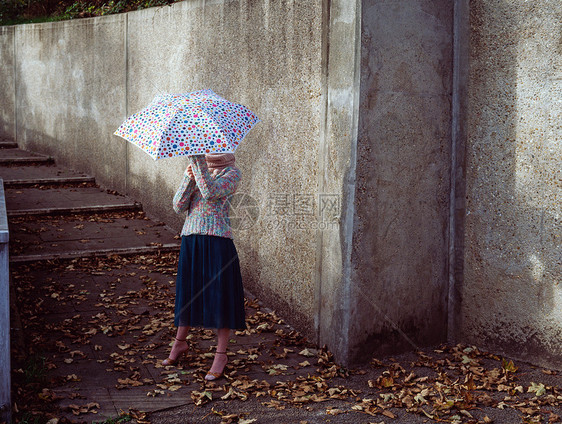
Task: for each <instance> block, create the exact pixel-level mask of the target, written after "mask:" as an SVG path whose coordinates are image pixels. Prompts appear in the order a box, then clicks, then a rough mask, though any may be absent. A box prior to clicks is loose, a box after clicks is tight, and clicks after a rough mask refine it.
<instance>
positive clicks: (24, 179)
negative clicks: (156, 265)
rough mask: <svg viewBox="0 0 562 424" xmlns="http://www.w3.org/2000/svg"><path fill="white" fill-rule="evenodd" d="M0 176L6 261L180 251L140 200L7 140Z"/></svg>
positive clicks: (0, 151)
mask: <svg viewBox="0 0 562 424" xmlns="http://www.w3.org/2000/svg"><path fill="white" fill-rule="evenodd" d="M0 178H2V179H3V181H4V189H5V196H6V209H7V214H8V220H9V227H10V262H11V263H22V262H36V261H48V260H54V259H72V258H81V257H92V256H110V255H116V254H117V255H131V254H147V253H157V252H164V251H175V250H179V247H180V241H179V237H178V236H177V235H175V234H174V233H173V232H172V231H171V230H170V229H168V228H167V227H166V226H165V225H164V224H163V223H159V222H154V221H153V220H151V219H149V218H148V217H146V215H145V214H144V212H143V211H142V207H141V205H140V204H139V203H137V202H135V201H133V200H131V199H130V198H128V197H126V196H123V195H121V194H118V193H115V192H112V191H108V190H103V189H101V188H100V187H99V186H97V185H96V183H95V179H94V178H93V177H91V176H88V175H85V174H83V173H80V172H75V171H72V170H69V169H65V168H62V167H60V166H58V165H56V163H55V161H54V160H53V158H51V157H48V156H44V155H39V154H34V153H30V152H26V151H24V150H21V149H19V148H18V146H17V144H16V143H13V142H11V141H6V140H2V141H0Z"/></svg>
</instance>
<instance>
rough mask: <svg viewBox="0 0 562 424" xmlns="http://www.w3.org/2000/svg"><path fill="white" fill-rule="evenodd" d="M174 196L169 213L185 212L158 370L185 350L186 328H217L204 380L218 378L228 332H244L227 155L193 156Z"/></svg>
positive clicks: (234, 173) (233, 182) (232, 172)
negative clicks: (169, 324)
mask: <svg viewBox="0 0 562 424" xmlns="http://www.w3.org/2000/svg"><path fill="white" fill-rule="evenodd" d="M188 160H189V165H188V167H187V169H186V171H185V173H184V176H183V181H182V184H181V186H180V188H179V190H178V191H177V193H176V195H175V196H174V202H173V205H174V210H175V211H176V212H177V213H181V212H184V211H187V217H186V219H185V223H184V226H183V229H182V232H181V235H182V242H181V250H180V257H179V264H178V275H177V280H176V302H175V319H174V325H175V326H176V327H177V328H178V329H177V334H176V337H175V341H174V345H173V346H172V351H171V352H170V355H169V357H168V358H167V359H165V360H164V361H163V362H162V364H163V365H175V364H176V363H177V362H178V359H179V358H180V356H181V355H182V354H183V353H185V352H186V351H187V350H188V345H187V342H186V337H187V333H188V331H189V328H190V327H193V326H197V327H205V328H216V329H217V337H218V341H217V349H216V352H215V358H214V360H213V365H212V366H211V369H210V370H209V372H208V373H207V375H206V376H205V379H206V380H215V379H217V378H219V377H220V376H222V373H223V371H224V367H225V366H226V363H227V362H228V358H227V356H226V348H227V345H228V339H229V335H230V330H231V329H245V328H246V323H245V313H244V292H243V287H242V278H241V275H240V264H239V262H238V254H237V252H236V248H235V246H234V242H233V240H232V231H231V228H230V221H229V218H228V209H229V203H228V201H227V197H228V196H230V195H231V194H233V193H234V192H235V191H236V187H237V186H238V182H239V181H240V178H241V173H240V170H239V169H238V168H237V167H236V166H234V155H233V154H231V153H224V154H210V155H196V156H190V157H189V158H188Z"/></svg>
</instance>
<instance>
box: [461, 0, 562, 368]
mask: <svg viewBox="0 0 562 424" xmlns="http://www.w3.org/2000/svg"><path fill="white" fill-rule="evenodd" d="M470 5H471V9H470V75H469V97H468V121H467V128H468V139H467V150H466V161H467V171H466V173H467V179H466V195H467V212H466V231H465V246H466V247H465V276H464V284H463V287H462V304H461V310H460V313H461V317H460V320H461V331H462V336H461V337H462V339H464V340H468V341H471V342H474V343H477V344H480V345H484V346H486V347H488V348H490V349H498V350H501V351H504V352H506V353H507V354H508V355H511V356H512V357H516V358H522V359H526V360H529V361H531V362H534V363H538V364H541V365H546V366H554V367H558V368H562V343H561V340H562V285H561V284H560V283H561V282H562V226H561V219H562V171H561V169H562V143H561V141H562V131H561V127H560V122H562V79H561V73H560V70H561V69H562V3H560V2H559V1H557V0H540V1H534V2H523V1H515V2H505V1H501V0H477V1H471V3H470Z"/></svg>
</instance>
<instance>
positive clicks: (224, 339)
mask: <svg viewBox="0 0 562 424" xmlns="http://www.w3.org/2000/svg"><path fill="white" fill-rule="evenodd" d="M229 337H230V329H229V328H219V329H218V330H217V350H216V352H215V359H214V360H213V365H212V366H211V369H210V371H209V372H210V373H214V374H222V372H223V370H224V367H225V366H226V363H227V362H228V358H227V357H226V349H227V348H228V339H229ZM217 353H218V355H217Z"/></svg>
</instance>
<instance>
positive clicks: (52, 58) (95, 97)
mask: <svg viewBox="0 0 562 424" xmlns="http://www.w3.org/2000/svg"><path fill="white" fill-rule="evenodd" d="M125 29H126V26H125V16H123V15H115V16H109V17H106V18H103V19H102V18H95V19H84V20H77V21H67V22H60V23H45V24H32V25H20V26H16V27H15V31H16V43H15V44H16V52H17V54H16V75H17V78H16V99H17V100H16V101H17V104H16V122H17V128H16V135H17V142H18V144H19V145H20V147H22V148H24V149H28V150H31V151H37V152H42V153H45V154H50V155H53V156H54V157H56V158H57V160H59V162H60V163H62V164H65V165H67V166H69V167H72V168H76V169H79V170H82V171H85V172H89V173H91V174H93V175H95V176H96V178H97V179H98V181H99V182H100V183H102V184H104V185H106V186H108V187H111V188H113V189H115V190H124V189H125V187H126V186H125V181H126V180H125V179H126V169H127V166H126V155H125V147H126V146H125V143H119V142H118V141H117V140H116V139H115V136H113V135H112V133H113V131H115V128H116V127H117V126H119V124H120V123H121V121H122V117H123V116H124V115H125V75H126V72H125V71H126V67H125V44H124V31H125Z"/></svg>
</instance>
